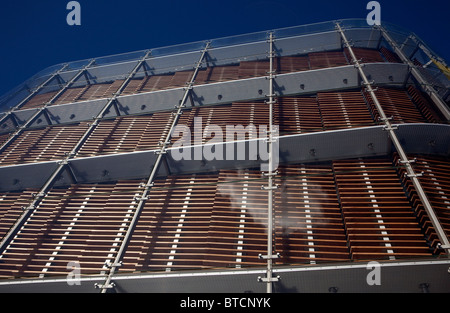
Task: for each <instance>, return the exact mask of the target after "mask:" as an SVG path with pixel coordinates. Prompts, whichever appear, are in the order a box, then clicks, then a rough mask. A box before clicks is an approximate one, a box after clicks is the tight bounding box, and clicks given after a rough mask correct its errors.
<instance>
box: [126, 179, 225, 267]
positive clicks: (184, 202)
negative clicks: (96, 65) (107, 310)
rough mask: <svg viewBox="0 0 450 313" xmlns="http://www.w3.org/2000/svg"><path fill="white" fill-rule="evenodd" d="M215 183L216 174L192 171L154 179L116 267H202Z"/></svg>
mask: <svg viewBox="0 0 450 313" xmlns="http://www.w3.org/2000/svg"><path fill="white" fill-rule="evenodd" d="M216 183H217V176H216V175H195V174H194V175H185V176H177V177H168V178H167V179H166V180H165V182H164V181H160V180H159V181H157V182H156V184H155V186H154V187H153V188H152V190H151V191H150V197H149V200H148V201H147V202H146V205H145V208H144V210H143V211H142V214H141V217H140V219H139V221H138V223H137V225H136V227H135V230H134V232H133V235H132V237H131V240H130V243H129V248H128V249H127V251H126V253H125V256H124V258H123V262H124V265H123V267H122V268H121V269H120V270H121V271H130V270H132V271H142V270H165V271H170V270H172V269H188V268H203V267H205V265H204V260H205V258H206V257H207V255H206V252H207V247H208V245H207V235H206V234H207V231H208V227H209V224H210V219H211V211H212V208H211V203H212V201H213V199H214V195H215V194H216V188H217V186H216ZM160 188H163V189H162V190H161V189H160Z"/></svg>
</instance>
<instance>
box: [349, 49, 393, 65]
mask: <svg viewBox="0 0 450 313" xmlns="http://www.w3.org/2000/svg"><path fill="white" fill-rule="evenodd" d="M352 50H353V52H354V53H355V56H356V58H357V59H358V60H360V61H361V63H376V62H384V60H383V57H382V56H381V53H380V51H378V50H373V49H365V48H352ZM344 53H345V55H346V57H347V59H348V60H351V59H352V57H351V55H350V53H349V51H348V48H345V49H344Z"/></svg>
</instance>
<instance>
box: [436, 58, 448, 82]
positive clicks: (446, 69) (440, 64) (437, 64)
mask: <svg viewBox="0 0 450 313" xmlns="http://www.w3.org/2000/svg"><path fill="white" fill-rule="evenodd" d="M432 61H433V63H434V64H435V65H436V66H437V67H438V68H439V69H440V70H441V72H442V73H444V74H445V76H447V78H448V79H449V80H450V69H449V68H448V66H445V65H444V64H442V63H441V62H439V61H437V60H435V59H433V60H432Z"/></svg>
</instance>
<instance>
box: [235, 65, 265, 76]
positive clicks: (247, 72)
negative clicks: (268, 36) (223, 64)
mask: <svg viewBox="0 0 450 313" xmlns="http://www.w3.org/2000/svg"><path fill="white" fill-rule="evenodd" d="M268 71H269V62H268V61H244V62H241V63H240V64H239V72H238V75H239V78H249V77H259V76H267V72H268Z"/></svg>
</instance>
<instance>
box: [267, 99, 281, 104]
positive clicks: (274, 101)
mask: <svg viewBox="0 0 450 313" xmlns="http://www.w3.org/2000/svg"><path fill="white" fill-rule="evenodd" d="M277 102H278V101H277V100H272V101H267V100H266V101H264V103H265V104H277Z"/></svg>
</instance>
